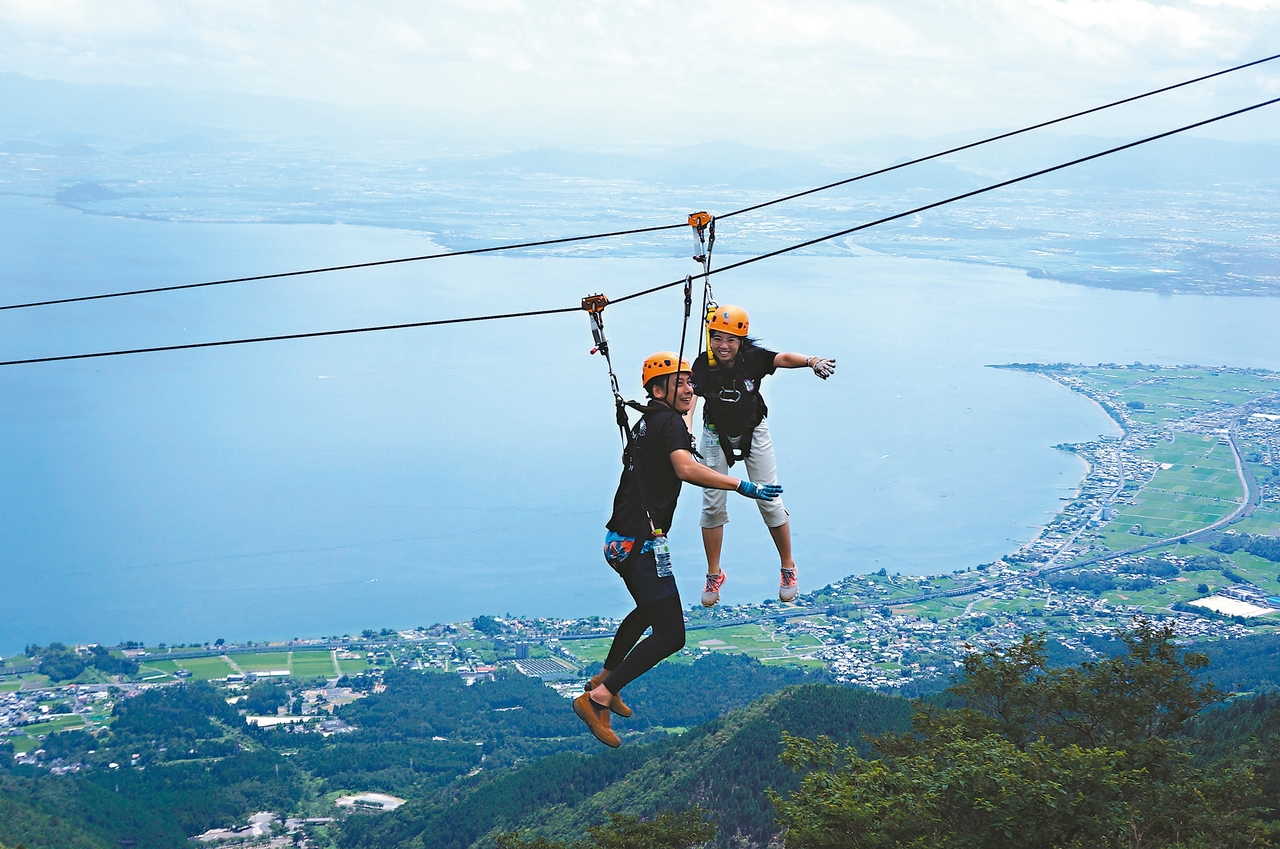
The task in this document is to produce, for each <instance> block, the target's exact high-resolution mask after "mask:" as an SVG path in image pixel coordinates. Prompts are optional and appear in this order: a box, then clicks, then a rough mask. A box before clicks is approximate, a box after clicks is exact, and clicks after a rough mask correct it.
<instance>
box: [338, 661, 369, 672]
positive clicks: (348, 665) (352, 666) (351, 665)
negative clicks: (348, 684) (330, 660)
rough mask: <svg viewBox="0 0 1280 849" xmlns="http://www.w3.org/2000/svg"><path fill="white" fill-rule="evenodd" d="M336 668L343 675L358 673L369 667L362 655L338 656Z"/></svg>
mask: <svg viewBox="0 0 1280 849" xmlns="http://www.w3.org/2000/svg"><path fill="white" fill-rule="evenodd" d="M338 668H339V669H340V670H342V674H343V675H358V674H359V673H361V672H364V671H365V670H366V669H368V668H369V661H367V660H365V659H364V658H363V657H339V658H338Z"/></svg>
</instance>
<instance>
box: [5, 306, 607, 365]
mask: <svg viewBox="0 0 1280 849" xmlns="http://www.w3.org/2000/svg"><path fill="white" fill-rule="evenodd" d="M581 311H582V307H580V306H578V307H557V308H556V309H549V310H528V311H526V312H508V313H497V314H493V315H472V316H466V317H465V318H440V319H435V320H434V321H410V322H406V323H404V324H381V325H377V326H375V327H350V328H346V329H343V330H315V331H312V332H310V333H284V334H281V335H279V336H254V337H252V338H248V339H224V340H222V341H219V342H187V343H184V344H181V345H157V346H155V347H153V348H131V349H129V350H127V351H102V352H99V353H94V354H66V355H63V356H60V357H35V358H32V359H29V360H10V361H9V362H0V366H20V365H27V364H29V363H56V362H61V361H63V360H89V359H94V358H97V357H121V356H124V355H125V354H157V353H160V352H162V351H190V350H193V349H195V348H222V347H226V346H227V345H249V344H252V343H254V342H283V341H286V340H289V339H316V338H319V337H321V336H347V335H350V334H352V333H376V332H378V331H380V330H409V329H410V328H414V327H437V326H439V325H442V324H468V323H470V322H474V321H497V320H498V319H503V318H528V317H530V316H538V315H556V314H558V313H569V312H581Z"/></svg>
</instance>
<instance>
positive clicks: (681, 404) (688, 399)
mask: <svg viewBox="0 0 1280 849" xmlns="http://www.w3.org/2000/svg"><path fill="white" fill-rule="evenodd" d="M679 378H680V380H679V383H676V375H674V374H669V375H667V376H666V377H665V378H660V379H658V380H657V381H656V382H655V383H654V385H653V388H652V390H651V392H650V394H651V395H652V396H653V398H654V400H656V401H664V402H666V403H668V404H670V405H671V406H672V407H673V408H674V409H675V411H676V412H677V413H681V414H683V413H687V412H689V410H690V409H691V408H692V407H693V384H692V383H691V382H690V380H689V372H687V371H682V372H680V375H679ZM673 385H674V388H675V393H674V397H673V394H672V391H671V390H672V387H673Z"/></svg>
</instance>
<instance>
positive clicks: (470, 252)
mask: <svg viewBox="0 0 1280 849" xmlns="http://www.w3.org/2000/svg"><path fill="white" fill-rule="evenodd" d="M1276 59H1280V53H1276V54H1274V55H1271V56H1266V57H1264V58H1262V59H1255V60H1253V61H1252V62H1246V63H1244V64H1243V65H1236V66H1234V67H1231V68H1225V69H1223V70H1221V71H1214V72H1213V73H1211V74H1204V75H1202V76H1199V77H1195V78H1193V79H1189V80H1184V81H1182V82H1180V83H1174V84H1173V85H1167V86H1164V87H1162V88H1157V89H1152V90H1151V91H1147V92H1143V93H1142V94H1135V95H1133V96H1131V97H1126V98H1123V99H1121V100H1114V101H1112V102H1110V103H1105V104H1103V105H1101V106H1094V107H1093V108H1091V109H1085V110H1082V111H1080V112H1073V113H1071V114H1070V115H1064V116H1062V117H1061V118H1054V119H1052V120H1049V121H1042V122H1040V123H1038V124H1032V125H1031V126H1029V127H1023V128H1022V129H1019V130H1012V131H1010V132H1007V133H1000V134H999V135H995V136H990V137H988V138H985V139H980V140H979V141H975V142H969V143H968V144H963V145H960V146H959V147H953V148H949V149H948V150H943V151H940V152H938V153H931V154H929V155H928V156H921V157H919V158H917V159H911V160H908V161H907V162H900V163H898V164H897V165H890V166H888V167H886V168H880V169H878V170H875V171H868V172H866V173H865V174H859V175H857V176H855V177H848V178H846V179H843V180H837V181H836V182H834V183H828V184H826V185H824V186H818V187H817V188H813V189H806V190H805V191H802V192H796V193H794V194H790V195H785V196H783V197H779V198H774V199H773V200H768V201H763V202H761V203H757V204H754V205H752V206H745V207H743V208H742V209H735V210H733V211H731V212H726V213H723V214H721V215H719V216H717V217H718V218H732V217H733V216H735V215H743V214H744V213H748V212H754V211H756V210H758V209H764V208H766V207H769V206H774V205H776V204H779V203H784V202H786V201H789V200H795V199H796V198H800V197H805V196H806V195H811V194H815V193H817V192H825V191H828V190H830V189H834V188H838V187H839V186H846V185H849V184H850V183H856V182H858V181H859V180H865V179H868V178H869V177H876V176H879V175H881V174H887V173H889V172H890V171H897V170H899V169H901V168H907V167H909V166H911V165H919V164H920V163H922V162H928V161H930V160H932V159H938V158H940V157H943V156H948V155H950V154H953V153H959V152H960V151H964V150H970V149H972V148H975V147H980V146H982V145H985V144H990V143H992V142H996V141H1001V140H1003V139H1007V138H1012V137H1013V136H1018V135H1022V134H1023V133H1029V132H1031V131H1032V130H1039V129H1043V128H1044V127H1049V126H1052V125H1054V124H1060V123H1062V122H1064V121H1070V120H1072V119H1074V118H1080V117H1083V116H1085V115H1091V114H1093V113H1095V112H1101V111H1103V110H1105V109H1111V108H1113V107H1116V106H1122V105H1124V104H1126V103H1133V102H1134V101H1137V100H1142V99H1144V98H1147V97H1154V96H1155V95H1157V94H1163V93H1165V92H1168V91H1173V90H1175V89H1179V88H1184V87H1186V86H1189V85H1194V84H1195V83H1200V82H1204V81H1205V80H1209V79H1213V78H1214V77H1220V76H1223V75H1225V74H1231V73H1234V72H1236V71H1242V70H1244V69H1245V68H1252V67H1253V66H1255V65H1261V64H1264V63H1266V62H1271V61H1274V60H1276ZM683 226H685V225H684V224H658V225H655V226H652V227H638V228H635V229H631V230H615V231H612V232H608V233H592V234H589V235H586V236H565V237H562V238H557V239H542V240H539V241H535V242H520V243H517V244H512V245H494V246H491V247H487V248H469V249H467V250H461V251H447V252H445V253H438V254H423V255H421V256H408V257H400V258H397V259H383V260H374V261H371V262H355V263H348V264H346V265H331V266H325V267H321V268H307V269H302V270H300V271H280V272H275V273H272V274H254V275H250V276H247V277H229V278H225V279H222V280H208V281H205V282H202V283H179V284H175V285H171V286H153V287H150V288H146V289H131V290H128V291H123V292H105V293H102V294H98V295H77V296H74V297H68V298H53V299H50V300H45V301H29V302H26V303H20V304H0V312H3V311H5V310H20V309H28V308H31V307H48V306H56V305H58V304H75V303H81V302H84V301H101V300H106V299H108V298H125V297H130V296H133V295H152V294H156V293H159V292H177V291H181V290H184V289H204V288H207V287H210V286H225V285H227V284H230V283H251V282H255V281H260V280H281V279H284V278H287V277H302V276H305V275H311V274H325V273H328V272H333V271H353V270H355V269H359V268H377V267H379V266H384V265H399V264H402V263H409V262H424V261H426V260H429V259H446V258H448V257H455V256H474V255H477V254H487V253H497V252H499V251H514V250H523V249H526V248H538V247H546V246H549V245H563V244H569V243H572V242H587V241H593V240H596V239H609V238H616V237H618V236H634V235H639V234H642V233H658V232H662V231H664V230H676V229H679V228H681V227H683Z"/></svg>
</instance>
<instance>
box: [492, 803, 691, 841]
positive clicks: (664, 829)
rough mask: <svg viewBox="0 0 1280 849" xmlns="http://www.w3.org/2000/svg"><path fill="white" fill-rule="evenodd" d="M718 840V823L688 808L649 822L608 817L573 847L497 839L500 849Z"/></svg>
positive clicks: (510, 837) (505, 836)
mask: <svg viewBox="0 0 1280 849" xmlns="http://www.w3.org/2000/svg"><path fill="white" fill-rule="evenodd" d="M715 836H716V825H715V823H712V822H706V821H705V820H704V819H703V811H702V810H701V809H700V808H689V809H688V810H685V811H680V812H675V811H667V812H665V813H661V814H658V815H657V816H656V817H654V818H653V819H649V820H642V819H640V818H639V817H636V816H629V815H626V814H609V822H608V824H607V825H598V826H591V827H589V828H588V829H587V838H586V839H585V840H575V841H573V842H572V843H566V842H562V841H553V840H548V839H547V838H545V837H538V838H535V839H533V840H531V841H526V840H524V839H523V838H521V837H520V836H519V835H518V834H514V833H508V834H503V835H499V837H498V849H693V847H696V846H703V845H705V844H707V843H708V842H710V841H711V840H713V839H715Z"/></svg>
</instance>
